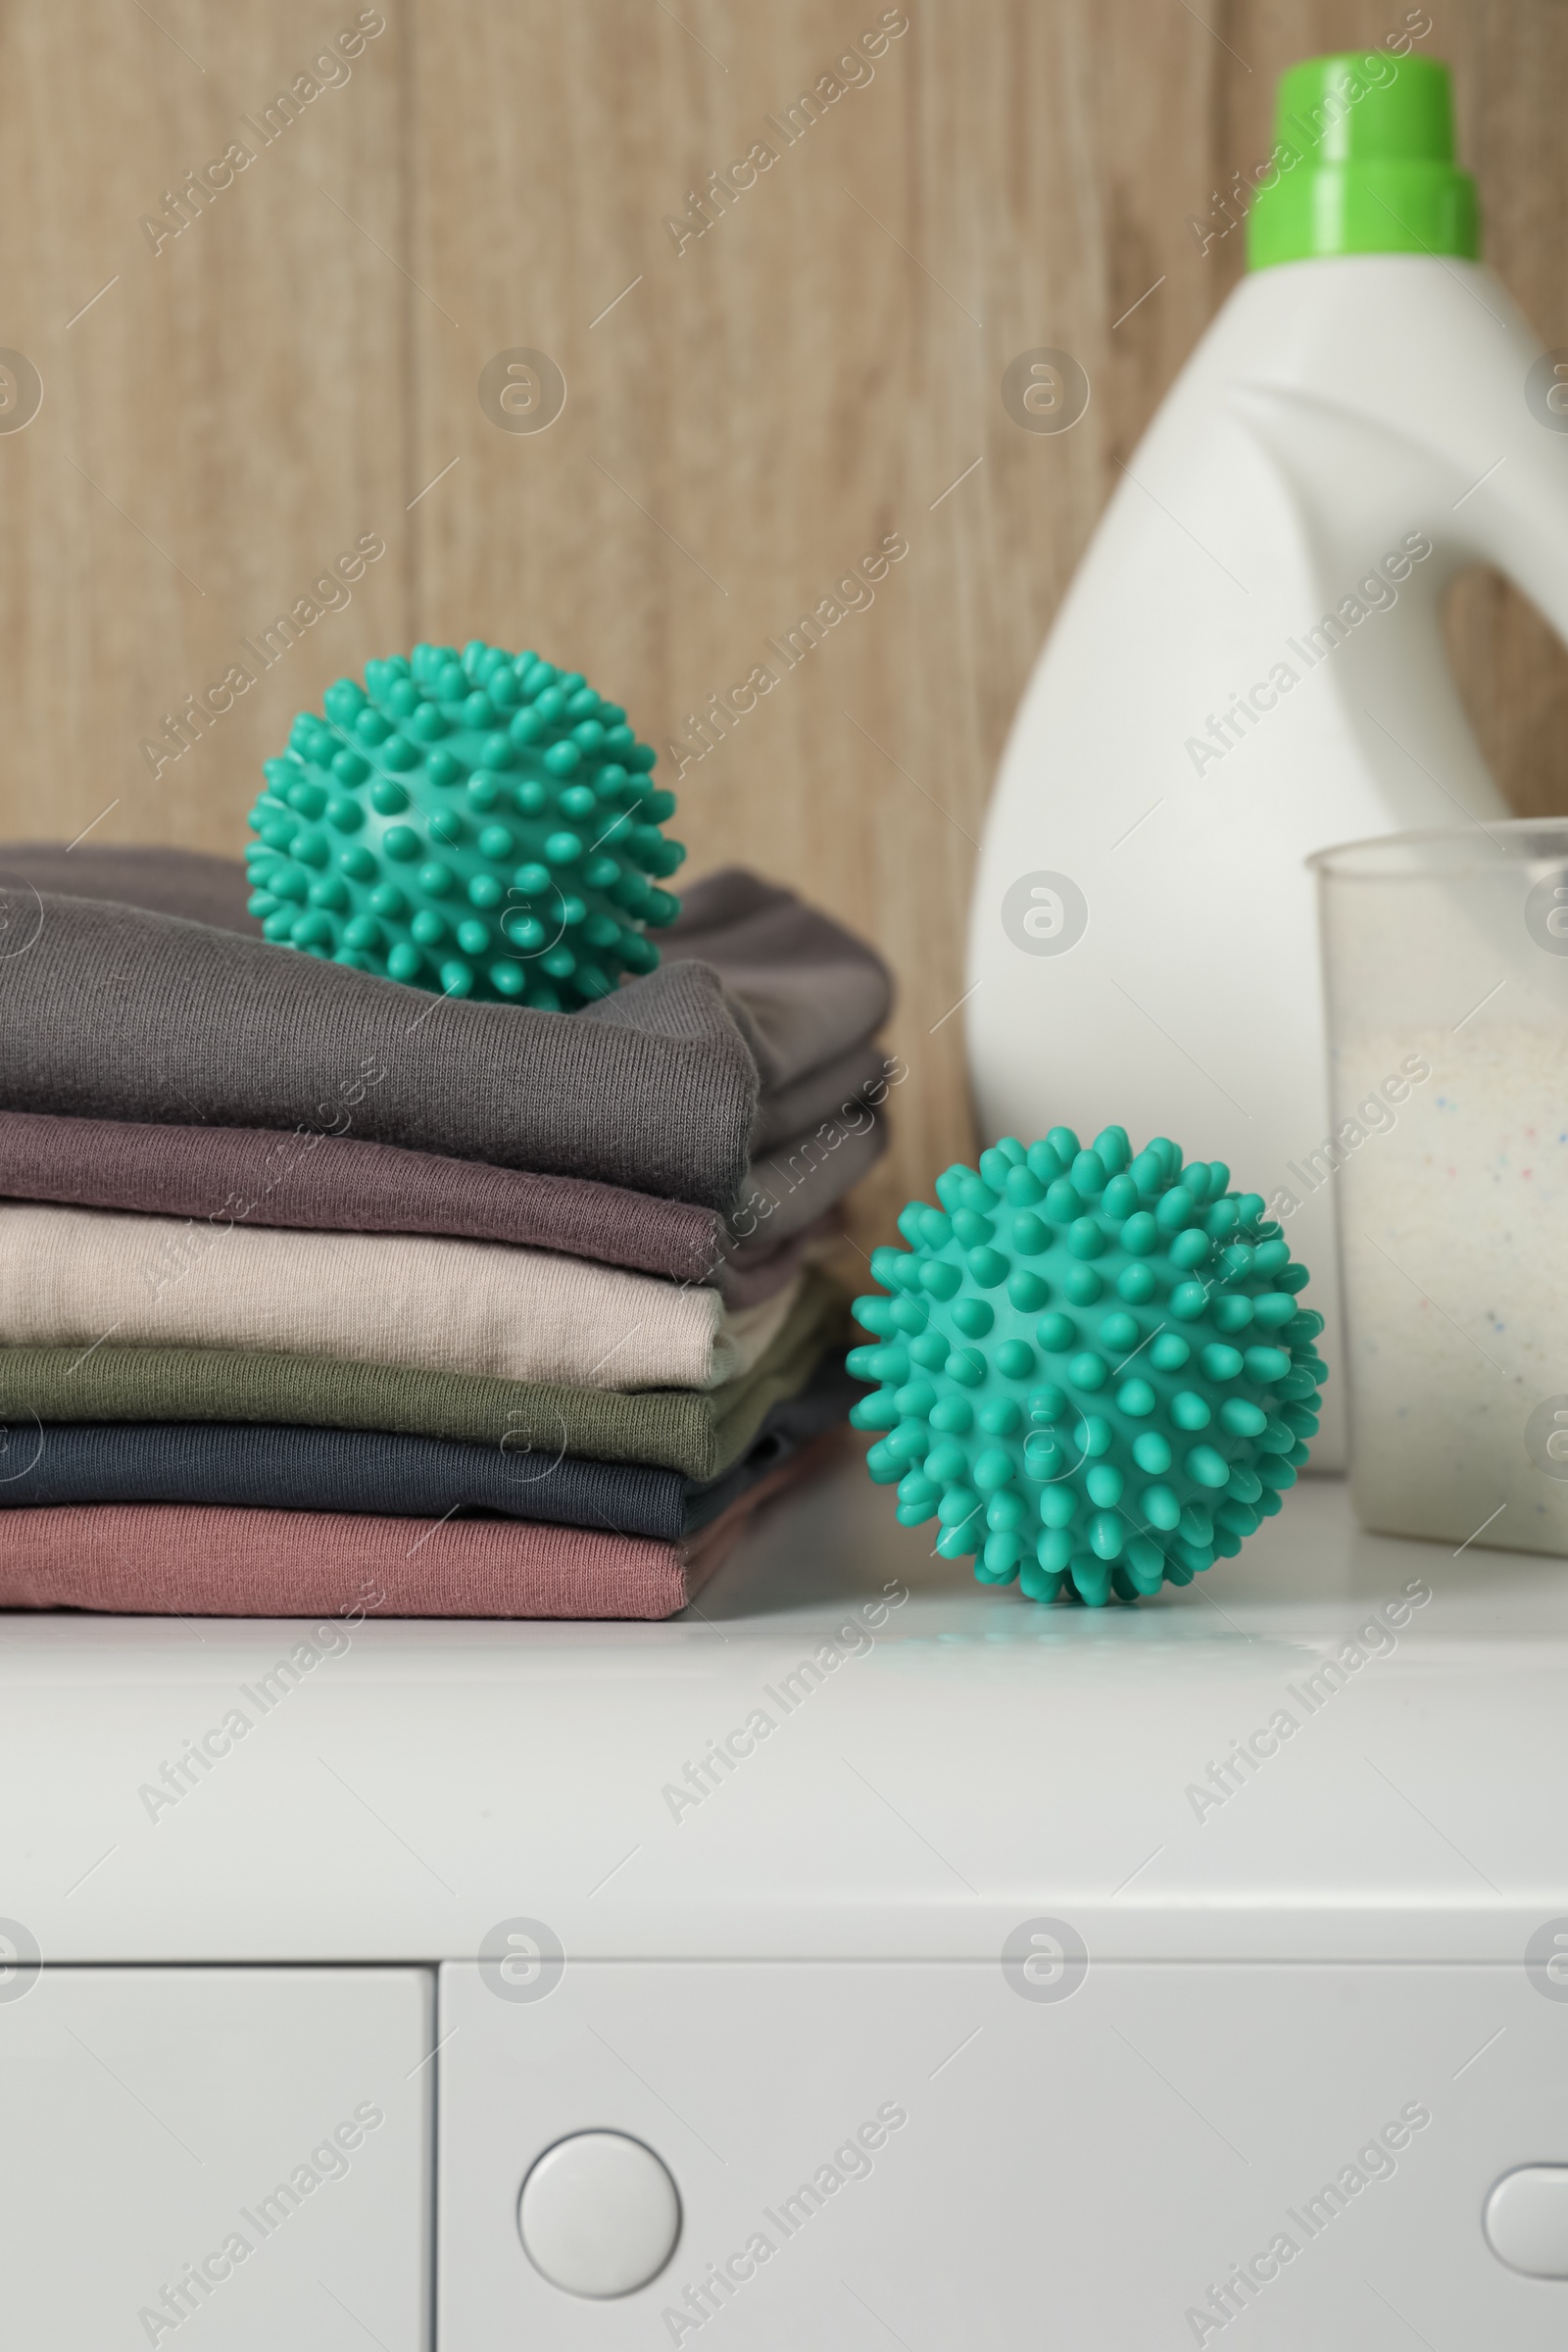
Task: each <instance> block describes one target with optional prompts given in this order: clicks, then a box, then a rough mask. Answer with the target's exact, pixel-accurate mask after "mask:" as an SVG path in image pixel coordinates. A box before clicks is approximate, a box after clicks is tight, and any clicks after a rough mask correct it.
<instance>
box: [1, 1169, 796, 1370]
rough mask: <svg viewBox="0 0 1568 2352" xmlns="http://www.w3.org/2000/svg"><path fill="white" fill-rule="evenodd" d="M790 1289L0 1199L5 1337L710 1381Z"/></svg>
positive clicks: (759, 1335) (739, 1354)
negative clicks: (730, 1302)
mask: <svg viewBox="0 0 1568 2352" xmlns="http://www.w3.org/2000/svg"><path fill="white" fill-rule="evenodd" d="M793 1304H794V1291H793V1289H792V1288H791V1287H790V1286H789V1285H786V1286H785V1288H784V1289H783V1290H781V1291H779V1292H778V1293H776V1294H775V1296H774V1297H773V1298H771V1299H764V1300H763V1301H762V1302H761V1304H760V1305H758V1306H751V1307H743V1308H742V1309H741V1310H740V1311H739V1312H738V1313H733V1314H732V1313H731V1312H730V1311H729V1309H728V1308H726V1306H725V1305H724V1302H723V1300H722V1299H721V1298H720V1297H719V1294H718V1292H717V1291H716V1290H711V1289H709V1288H706V1287H703V1286H695V1285H687V1284H681V1283H673V1282H663V1281H662V1280H661V1279H660V1278H659V1277H658V1276H657V1275H654V1274H629V1273H627V1272H626V1271H625V1269H624V1268H623V1267H620V1266H600V1265H595V1264H593V1263H592V1261H591V1260H589V1259H587V1258H582V1257H565V1256H563V1255H561V1254H560V1253H558V1252H556V1251H554V1250H520V1249H515V1248H513V1247H511V1246H510V1245H508V1244H507V1243H505V1242H454V1241H447V1240H437V1239H432V1238H430V1237H428V1236H425V1235H422V1234H401V1233H291V1232H282V1231H279V1230H278V1229H277V1228H275V1227H272V1226H260V1225H228V1226H224V1225H213V1224H207V1225H201V1226H191V1225H187V1224H182V1223H180V1222H179V1221H178V1220H177V1219H174V1218H172V1217H146V1216H123V1215H121V1214H119V1213H118V1212H117V1211H115V1210H113V1209H107V1208H59V1207H55V1206H53V1205H48V1206H44V1205H40V1204H36V1203H34V1202H31V1201H0V1337H3V1338H4V1340H5V1341H6V1342H7V1343H8V1344H9V1345H12V1346H19V1345H20V1346H23V1347H29V1346H30V1347H43V1348H58V1347H63V1346H73V1345H74V1346H78V1347H88V1346H90V1345H92V1344H94V1343H95V1342H97V1341H100V1340H107V1339H109V1338H110V1337H111V1336H113V1337H114V1338H115V1339H116V1340H118V1341H119V1342H120V1344H121V1345H122V1346H124V1347H132V1346H138V1345H151V1346H169V1347H187V1348H270V1349H276V1350H279V1351H281V1352H283V1353H286V1354H295V1355H329V1356H348V1357H351V1358H353V1359H354V1360H355V1361H356V1362H360V1363H376V1364H404V1365H408V1366H409V1367H411V1368H412V1369H414V1370H417V1371H425V1372H481V1373H487V1374H489V1375H490V1376H491V1377H493V1378H495V1379H500V1380H545V1381H562V1382H569V1383H571V1384H573V1385H580V1386H582V1387H584V1388H595V1387H597V1388H605V1389H712V1388H717V1387H719V1386H720V1384H721V1383H722V1382H724V1381H726V1380H733V1379H734V1378H736V1377H737V1375H738V1374H740V1373H742V1372H746V1371H749V1370H750V1369H751V1367H752V1365H753V1364H755V1363H756V1362H757V1360H758V1358H759V1357H760V1355H761V1354H762V1353H763V1352H764V1350H765V1349H766V1348H767V1346H768V1344H769V1342H770V1341H771V1340H772V1339H773V1338H774V1337H775V1336H776V1335H777V1333H778V1332H779V1331H780V1330H781V1329H782V1327H783V1324H784V1322H785V1319H786V1317H787V1316H788V1314H789V1310H790V1308H791V1306H792V1305H793Z"/></svg>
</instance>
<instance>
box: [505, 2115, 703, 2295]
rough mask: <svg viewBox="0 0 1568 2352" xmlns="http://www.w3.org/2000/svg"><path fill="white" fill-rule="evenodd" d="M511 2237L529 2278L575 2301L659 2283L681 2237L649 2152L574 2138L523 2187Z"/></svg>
mask: <svg viewBox="0 0 1568 2352" xmlns="http://www.w3.org/2000/svg"><path fill="white" fill-rule="evenodd" d="M517 2229H518V2230H519V2232H520V2233H521V2237H522V2243H523V2249H524V2251H525V2253H526V2254H527V2256H528V2259H529V2261H530V2262H531V2263H532V2264H533V2266H534V2268H535V2270H537V2271H542V2272H543V2274H544V2276H545V2277H546V2278H548V2279H550V2281H551V2282H552V2284H553V2285H556V2286H563V2287H564V2288H565V2289H566V2291H567V2293H568V2294H573V2295H629V2294H631V2293H632V2292H633V2291H634V2289H636V2288H637V2287H639V2286H646V2285H647V2284H648V2281H649V2279H650V2278H658V2276H659V2274H660V2272H661V2271H662V2269H663V2267H664V2265H665V2263H666V2262H667V2261H668V2260H669V2258H670V2256H671V2254H673V2252H674V2251H675V2240H676V2238H677V2237H679V2235H680V2198H679V2196H678V2195H677V2194H676V2191H675V2183H674V2181H673V2180H671V2179H670V2177H669V2175H668V2173H666V2172H665V2170H664V2168H663V2166H662V2164H661V2163H660V2161H659V2158H658V2157H657V2156H656V2155H655V2154H654V2152H653V2150H652V2148H645V2147H644V2146H643V2144H642V2142H641V2140H639V2139H628V2138H627V2137H626V2136H625V2134H624V2132H620V2131H578V2132H576V2133H574V2134H573V2136H572V2137H571V2138H570V2139H561V2140H558V2141H557V2142H556V2144H555V2146H554V2147H553V2148H547V2149H546V2150H545V2153H544V2154H543V2155H542V2156H541V2157H540V2159H539V2161H538V2163H537V2164H536V2165H535V2166H534V2168H533V2170H532V2172H531V2173H530V2174H529V2175H528V2178H527V2180H525V2181H524V2182H523V2184H522V2195H521V2197H520V2198H519V2199H518V2202H517Z"/></svg>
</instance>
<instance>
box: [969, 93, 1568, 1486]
mask: <svg viewBox="0 0 1568 2352" xmlns="http://www.w3.org/2000/svg"><path fill="white" fill-rule="evenodd" d="M1258 177H1259V181H1260V192H1259V194H1258V196H1257V198H1256V201H1255V203H1254V205H1253V208H1252V211H1251V214H1250V220H1249V224H1248V227H1249V264H1250V267H1249V273H1248V275H1247V277H1246V278H1245V279H1244V281H1243V283H1242V284H1241V285H1240V286H1238V287H1237V289H1236V291H1235V292H1234V293H1233V294H1232V295H1231V296H1230V298H1229V300H1228V301H1227V303H1226V304H1225V307H1224V309H1223V310H1222V311H1221V312H1220V314H1219V316H1218V317H1217V318H1216V319H1215V320H1214V322H1213V324H1212V326H1211V327H1210V328H1209V329H1208V332H1207V333H1206V334H1205V336H1204V337H1203V340H1202V342H1201V344H1200V345H1199V347H1198V349H1197V351H1196V352H1195V353H1194V354H1193V357H1192V359H1191V360H1190V362H1189V363H1188V366H1187V368H1186V369H1185V371H1184V372H1183V374H1182V375H1181V376H1180V377H1179V379H1178V380H1177V382H1176V384H1175V386H1174V388H1173V389H1172V391H1171V392H1170V394H1169V396H1168V398H1167V399H1166V401H1165V403H1164V405H1163V407H1162V408H1161V409H1160V411H1159V414H1158V415H1157V416H1156V417H1155V418H1154V421H1153V423H1152V425H1151V427H1150V429H1149V431H1148V433H1147V434H1146V435H1145V437H1144V439H1143V441H1142V443H1141V444H1140V446H1139V448H1138V451H1137V453H1136V455H1135V456H1134V458H1133V460H1132V463H1131V465H1130V466H1128V467H1127V468H1126V471H1125V475H1124V478H1123V479H1122V481H1121V482H1120V483H1119V485H1118V487H1117V489H1116V491H1115V494H1114V496H1113V497H1112V499H1111V502H1110V505H1109V507H1108V508H1107V510H1106V513H1105V515H1104V516H1103V520H1102V521H1101V524H1100V527H1099V529H1098V531H1097V533H1096V535H1095V538H1094V540H1093V542H1092V543H1091V545H1090V548H1089V550H1088V553H1087V554H1086V556H1085V558H1084V560H1083V564H1082V565H1081V566H1080V568H1079V571H1078V574H1077V577H1076V578H1075V580H1074V582H1073V585H1072V588H1071V590H1070V592H1069V594H1068V595H1067V597H1066V600H1065V602H1064V603H1063V605H1062V607H1061V610H1060V612H1059V613H1058V615H1057V617H1056V620H1055V623H1054V627H1053V629H1052V632H1051V636H1050V638H1049V640H1048V642H1047V644H1046V647H1045V650H1044V652H1043V654H1042V655H1041V657H1040V660H1039V662H1038V663H1037V665H1036V668H1035V670H1034V674H1033V676H1032V677H1031V679H1030V682H1029V686H1028V689H1027V691H1026V693H1025V695H1024V698H1023V702H1022V704H1021V706H1020V708H1019V711H1018V714H1017V718H1016V720H1015V722H1014V725H1013V729H1012V734H1011V738H1010V740H1009V742H1008V744H1007V748H1006V752H1005V757H1004V760H1003V763H1002V770H1001V775H1000V778H999V781H998V785H997V790H996V795H995V798H994V800H993V803H992V807H991V810H990V815H989V818H988V822H987V826H986V834H985V840H984V843H983V845H982V853H981V858H980V866H979V874H978V879H977V884H976V890H975V897H974V903H973V908H972V913H971V925H970V941H969V968H968V974H967V985H968V987H969V989H970V990H971V992H972V993H971V995H970V997H969V1000H968V1009H967V1015H966V1017H967V1021H968V1047H969V1059H970V1068H971V1073H972V1078H973V1085H974V1092H975V1099H976V1107H977V1111H978V1116H979V1122H980V1126H981V1129H982V1134H983V1139H984V1140H986V1141H991V1140H993V1139H994V1138H996V1137H997V1136H1000V1135H1016V1136H1018V1137H1020V1138H1021V1139H1022V1140H1023V1141H1024V1142H1025V1143H1028V1142H1029V1141H1030V1140H1031V1139H1033V1138H1035V1137H1038V1136H1043V1135H1045V1134H1046V1133H1047V1132H1048V1130H1049V1129H1050V1128H1051V1127H1053V1126H1054V1125H1055V1124H1056V1123H1058V1122H1061V1123H1064V1124H1066V1125H1069V1126H1072V1127H1074V1128H1076V1129H1077V1130H1078V1131H1079V1132H1080V1134H1082V1135H1083V1136H1084V1137H1085V1138H1086V1139H1087V1138H1088V1137H1090V1136H1092V1135H1094V1134H1095V1133H1097V1132H1098V1131H1099V1129H1101V1128H1102V1127H1103V1126H1106V1125H1109V1124H1111V1123H1113V1122H1114V1123H1119V1124H1121V1125H1123V1126H1125V1127H1126V1128H1128V1130H1129V1131H1130V1132H1131V1134H1132V1137H1133V1141H1134V1145H1135V1147H1136V1146H1141V1145H1142V1144H1143V1143H1145V1142H1146V1141H1147V1140H1148V1139H1149V1138H1150V1137H1151V1136H1153V1135H1167V1136H1170V1137H1172V1138H1174V1139H1175V1141H1176V1142H1177V1143H1178V1144H1179V1145H1180V1146H1181V1147H1182V1149H1183V1150H1184V1152H1186V1153H1187V1154H1188V1155H1189V1156H1190V1157H1195V1158H1203V1159H1209V1158H1219V1159H1223V1160H1225V1161H1227V1162H1228V1163H1229V1164H1230V1166H1231V1168H1232V1170H1233V1179H1232V1181H1233V1183H1234V1184H1235V1185H1236V1186H1237V1187H1238V1188H1239V1189H1242V1190H1248V1191H1254V1192H1256V1193H1259V1194H1261V1195H1262V1196H1263V1197H1264V1199H1265V1201H1267V1202H1268V1204H1269V1205H1268V1214H1269V1215H1270V1216H1273V1217H1277V1218H1280V1219H1281V1220H1282V1221H1283V1225H1284V1231H1285V1233H1286V1235H1287V1236H1288V1238H1289V1241H1290V1244H1291V1248H1292V1250H1293V1253H1294V1254H1295V1255H1297V1256H1298V1257H1299V1258H1303V1259H1304V1260H1305V1262H1306V1263H1307V1264H1308V1265H1309V1266H1310V1267H1311V1269H1312V1273H1313V1276H1314V1291H1313V1296H1314V1298H1316V1299H1318V1301H1319V1302H1320V1303H1321V1304H1322V1305H1323V1306H1324V1307H1325V1308H1326V1309H1332V1308H1333V1306H1334V1302H1335V1297H1336V1291H1335V1284H1336V1281H1337V1276H1336V1272H1335V1265H1336V1256H1335V1233H1334V1209H1335V1194H1336V1186H1335V1183H1334V1180H1333V1165H1334V1162H1335V1160H1336V1157H1339V1158H1341V1159H1343V1156H1344V1149H1345V1147H1344V1146H1343V1145H1342V1146H1341V1147H1340V1149H1339V1151H1338V1152H1334V1151H1328V1150H1325V1144H1326V1143H1327V1142H1328V1141H1329V1140H1330V1139H1331V1138H1332V1137H1333V1134H1334V1130H1333V1129H1332V1128H1331V1126H1330V1119H1329V1103H1328V1090H1327V1083H1326V1074H1325V1052H1324V1036H1323V1018H1322V999H1321V989H1320V981H1319V954H1318V942H1317V933H1316V923H1315V910H1314V902H1313V892H1312V884H1311V880H1310V878H1309V876H1308V874H1307V871H1306V869H1305V866H1304V864H1303V860H1304V859H1305V858H1307V857H1308V855H1309V854H1310V853H1312V852H1313V851H1315V850H1319V849H1322V848H1324V847H1326V846H1328V845H1330V844H1333V843H1337V842H1346V841H1352V840H1356V839H1359V838H1363V837H1365V836H1368V835H1374V834H1387V833H1393V832H1404V831H1408V830H1411V829H1413V828H1418V827H1429V826H1451V825H1456V824H1464V823H1466V822H1471V821H1491V820H1495V818H1498V817H1501V816H1505V815H1506V814H1507V813H1508V811H1507V809H1506V808H1505V806H1504V804H1503V801H1502V799H1501V797H1500V795H1499V793H1498V790H1497V787H1496V785H1495V782H1494V780H1493V778H1492V776H1491V774H1490V773H1489V771H1488V769H1487V766H1486V764H1485V762H1484V761H1483V760H1482V758H1481V754H1480V750H1479V748H1478V746H1477V744H1476V741H1475V738H1474V736H1473V734H1472V732H1471V729H1470V726H1469V724H1468V721H1467V720H1466V717H1465V715H1464V711H1463V709H1462V707H1461V705H1460V702H1459V699H1458V695H1457V693H1456V690H1455V688H1454V684H1453V681H1452V678H1451V676H1450V674H1449V670H1448V667H1447V662H1446V658H1445V653H1444V648H1443V642H1442V635H1441V631H1440V625H1439V610H1440V605H1441V601H1442V597H1443V592H1444V590H1445V588H1446V585H1447V583H1448V581H1449V580H1450V579H1451V578H1452V577H1453V575H1454V574H1455V573H1456V572H1457V571H1459V570H1461V569H1462V568H1464V567H1465V566H1466V565H1469V564H1476V563H1478V562H1479V563H1488V564H1496V565H1498V566H1499V567H1500V568H1501V569H1502V570H1503V571H1504V572H1506V573H1507V574H1508V575H1509V576H1510V577H1511V578H1512V579H1513V580H1514V581H1516V582H1517V584H1518V585H1519V587H1520V588H1522V589H1523V590H1524V592H1525V593H1526V595H1528V596H1529V597H1531V598H1532V599H1533V600H1534V602H1535V603H1536V604H1537V605H1538V606H1539V607H1540V608H1541V610H1542V611H1543V612H1544V613H1545V614H1546V615H1547V617H1548V618H1549V619H1550V621H1551V622H1552V624H1553V625H1554V627H1555V628H1556V629H1557V631H1558V633H1559V635H1563V636H1568V365H1564V366H1562V367H1560V368H1554V364H1553V359H1552V358H1551V357H1544V356H1543V354H1542V353H1541V350H1540V347H1539V345H1538V343H1537V342H1536V339H1535V338H1534V336H1533V335H1532V334H1531V332H1530V329H1529V328H1528V326H1527V325H1526V323H1525V320H1524V319H1523V317H1522V316H1521V314H1520V312H1519V311H1518V309H1517V308H1516V306H1515V305H1514V303H1513V302H1512V301H1511V299H1510V298H1509V296H1508V294H1507V293H1506V292H1505V291H1504V289H1503V287H1502V286H1501V285H1500V284H1499V282H1498V281H1497V279H1496V278H1495V276H1494V275H1493V274H1492V272H1491V271H1490V270H1487V269H1486V268H1485V267H1484V265H1483V264H1482V263H1481V262H1480V261H1479V260H1477V259H1476V255H1477V252H1478V244H1479V238H1478V222H1477V211H1476V200H1475V190H1474V183H1473V182H1472V181H1471V179H1470V178H1469V177H1468V176H1467V175H1466V174H1465V173H1463V172H1459V171H1458V170H1456V169H1455V167H1454V163H1453V135H1452V122H1451V110H1450V104H1449V91H1448V77H1447V71H1446V68H1445V67H1443V66H1440V65H1437V64H1435V63H1433V62H1432V61H1430V60H1428V59H1425V58H1420V57H1412V56H1406V57H1403V58H1396V57H1394V56H1392V55H1390V54H1388V53H1387V52H1384V51H1374V52H1373V53H1371V54H1370V55H1359V54H1357V55H1348V56H1337V57H1327V58H1316V59H1312V60H1310V61H1309V62H1307V63H1305V64H1302V65H1299V66H1296V67H1294V68H1292V69H1291V71H1290V72H1288V73H1286V74H1285V75H1284V77H1283V79H1282V82H1281V86H1280V99H1279V121H1278V143H1277V144H1276V146H1275V149H1274V152H1273V156H1272V158H1271V160H1270V163H1269V164H1268V166H1266V167H1264V168H1263V169H1262V171H1261V172H1260V173H1259V174H1258ZM1498 968H1499V971H1501V970H1504V969H1505V968H1506V966H1505V965H1504V964H1503V963H1502V962H1500V961H1499V966H1498ZM1463 1010H1464V1007H1446V1006H1434V1007H1433V1008H1432V1012H1433V1017H1434V1019H1441V1018H1444V1017H1451V1018H1452V1019H1454V1020H1457V1019H1458V1018H1459V1017H1460V1015H1461V1013H1462V1012H1463ZM1396 1091H1397V1089H1396ZM1363 1148H1364V1149H1366V1150H1368V1151H1376V1150H1377V1148H1378V1141H1377V1137H1376V1136H1375V1135H1374V1136H1371V1137H1369V1139H1368V1141H1367V1142H1366V1144H1365V1145H1364V1147H1363ZM1338 1325H1339V1316H1338V1314H1337V1313H1334V1312H1330V1315H1329V1329H1328V1332H1327V1333H1326V1335H1325V1338H1324V1342H1323V1343H1322V1345H1323V1348H1324V1352H1325V1355H1326V1357H1327V1360H1328V1361H1329V1362H1330V1364H1331V1366H1332V1367H1333V1368H1334V1370H1335V1372H1336V1373H1337V1374H1338V1373H1339V1372H1340V1370H1341V1367H1342V1363H1343V1358H1342V1357H1341V1355H1340V1353H1339V1350H1338V1348H1337V1344H1336V1343H1337V1334H1338ZM1342 1385H1343V1384H1342V1381H1341V1380H1340V1379H1339V1378H1336V1379H1335V1380H1333V1381H1331V1384H1330V1387H1329V1389H1328V1391H1327V1393H1326V1396H1325V1399H1324V1401H1325V1405H1326V1406H1327V1407H1328V1410H1327V1412H1326V1416H1325V1420H1324V1425H1323V1431H1322V1436H1321V1439H1320V1441H1319V1442H1318V1443H1317V1444H1316V1445H1315V1446H1314V1447H1313V1458H1314V1463H1315V1464H1316V1465H1318V1466H1321V1467H1334V1466H1336V1465H1337V1464H1338V1463H1339V1462H1340V1461H1341V1460H1342V1459H1343V1443H1344V1440H1343V1406H1342V1404H1341V1401H1340V1391H1341V1388H1342Z"/></svg>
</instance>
